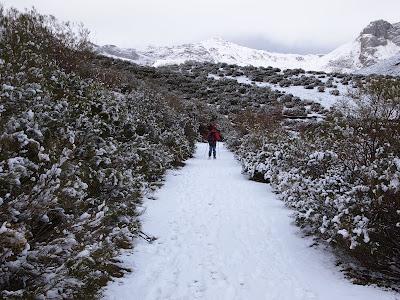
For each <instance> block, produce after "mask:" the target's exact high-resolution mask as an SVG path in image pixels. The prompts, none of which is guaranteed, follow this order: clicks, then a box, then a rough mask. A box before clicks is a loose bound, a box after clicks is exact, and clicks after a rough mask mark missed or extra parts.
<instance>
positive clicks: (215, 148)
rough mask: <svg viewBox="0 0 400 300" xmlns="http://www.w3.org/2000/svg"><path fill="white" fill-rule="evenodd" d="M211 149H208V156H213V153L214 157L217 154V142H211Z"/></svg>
mask: <svg viewBox="0 0 400 300" xmlns="http://www.w3.org/2000/svg"><path fill="white" fill-rule="evenodd" d="M209 145H210V150H209V151H208V157H211V153H212V154H213V156H214V158H215V157H216V156H217V143H215V144H213V143H209Z"/></svg>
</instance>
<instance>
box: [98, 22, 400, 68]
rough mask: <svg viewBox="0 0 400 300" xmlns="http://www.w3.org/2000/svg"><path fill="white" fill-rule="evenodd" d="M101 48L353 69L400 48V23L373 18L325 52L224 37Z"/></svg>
mask: <svg viewBox="0 0 400 300" xmlns="http://www.w3.org/2000/svg"><path fill="white" fill-rule="evenodd" d="M97 49H98V52H100V53H102V54H104V55H108V56H112V57H119V58H122V59H127V60H131V61H133V62H135V63H138V64H141V65H150V66H155V67H158V66H163V65H171V64H181V63H184V62H185V61H191V60H193V61H198V62H212V63H221V62H223V63H228V64H236V65H239V66H245V65H252V66H256V67H268V66H272V67H278V68H283V69H294V68H302V69H304V70H314V71H327V72H346V73H351V72H354V71H355V70H359V69H362V68H365V67H369V66H371V65H374V64H376V63H377V62H379V61H381V60H384V59H388V58H390V57H392V56H393V55H395V54H397V53H398V52H400V23H395V24H390V23H389V22H386V21H384V20H378V21H374V22H371V23H370V24H369V25H368V26H367V27H366V28H364V29H363V30H362V32H361V33H360V35H359V36H358V37H357V38H356V39H355V40H354V41H352V42H349V43H347V44H345V45H343V46H341V47H339V48H337V49H335V50H333V51H332V52H330V53H328V54H325V55H315V54H309V55H300V54H282V53H275V52H269V51H264V50H256V49H251V48H248V47H244V46H240V45H237V44H234V43H231V42H228V41H225V40H223V39H221V38H212V39H208V40H205V41H202V42H198V43H192V44H184V45H178V46H173V47H148V48H147V49H146V50H135V49H121V48H118V47H116V46H112V45H106V46H101V47H98V48H97Z"/></svg>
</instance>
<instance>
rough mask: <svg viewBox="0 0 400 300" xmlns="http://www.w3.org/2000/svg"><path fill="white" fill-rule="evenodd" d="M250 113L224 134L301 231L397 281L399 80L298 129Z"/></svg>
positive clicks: (381, 83)
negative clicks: (270, 187)
mask: <svg viewBox="0 0 400 300" xmlns="http://www.w3.org/2000/svg"><path fill="white" fill-rule="evenodd" d="M251 119H252V120H253V122H247V123H245V122H242V123H241V124H239V123H236V136H234V138H233V139H231V140H230V144H231V147H232V149H234V150H235V152H236V153H237V154H238V156H239V158H240V159H241V161H242V164H243V168H244V171H245V172H247V173H249V174H250V175H251V176H252V177H253V178H255V179H256V180H262V181H265V182H271V183H272V184H273V186H274V187H275V188H276V190H277V191H279V192H280V195H281V197H282V199H283V200H284V201H285V202H286V204H287V205H288V206H289V207H291V208H293V209H294V210H295V217H296V221H297V223H298V224H299V226H301V227H303V228H304V230H305V231H306V232H308V233H311V234H313V235H316V236H318V237H320V238H322V239H324V240H326V241H328V242H330V243H331V244H333V245H335V246H336V247H338V248H340V249H344V250H345V251H347V252H348V253H349V254H350V255H351V256H353V257H355V258H356V259H357V260H358V261H359V262H360V264H361V265H362V266H364V267H366V268H367V269H368V270H374V271H378V272H380V273H381V274H385V275H386V277H385V278H386V279H385V280H388V278H389V280H392V283H395V284H396V282H397V283H398V282H399V279H400V271H399V270H400V255H399V254H400V125H399V124H400V83H399V81H396V80H373V81H371V82H370V83H369V84H368V85H366V86H365V87H364V88H363V89H361V90H360V92H359V93H358V94H357V95H354V102H353V104H352V105H351V106H348V107H347V108H346V109H342V110H341V111H332V112H331V113H330V114H329V115H328V116H327V118H326V120H325V121H324V122H322V123H309V124H308V125H306V126H303V127H301V128H300V129H299V128H298V130H293V129H294V128H293V127H291V128H290V130H287V129H286V128H283V127H281V126H278V125H277V124H276V125H275V126H271V125H268V126H265V127H264V129H263V130H260V129H259V127H260V126H263V124H265V122H257V118H255V117H253V118H251ZM277 122H278V123H279V120H277ZM243 126H245V127H246V126H247V129H246V130H243V128H242V127H243ZM254 128H257V130H254ZM271 128H275V129H274V130H271Z"/></svg>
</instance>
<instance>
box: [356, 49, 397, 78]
mask: <svg viewBox="0 0 400 300" xmlns="http://www.w3.org/2000/svg"><path fill="white" fill-rule="evenodd" d="M357 73H359V74H364V75H369V74H381V75H391V76H400V53H399V54H397V55H395V56H393V57H391V58H388V59H385V60H382V61H380V62H378V63H376V64H375V65H372V66H370V67H366V68H363V69H361V70H359V71H357Z"/></svg>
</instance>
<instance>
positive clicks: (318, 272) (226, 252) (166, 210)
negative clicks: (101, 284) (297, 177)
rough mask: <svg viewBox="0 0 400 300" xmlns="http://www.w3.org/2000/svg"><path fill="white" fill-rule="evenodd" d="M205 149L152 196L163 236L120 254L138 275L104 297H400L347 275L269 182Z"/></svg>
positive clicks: (154, 223)
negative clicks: (305, 232)
mask: <svg viewBox="0 0 400 300" xmlns="http://www.w3.org/2000/svg"><path fill="white" fill-rule="evenodd" d="M205 147H206V145H205V144H199V145H198V149H197V152H196V155H195V157H194V158H193V159H190V160H188V161H187V165H186V166H185V167H184V168H182V169H181V170H175V171H172V172H170V173H169V174H168V176H167V179H166V184H165V185H164V186H163V187H162V188H161V189H160V190H159V191H158V193H157V194H156V198H157V200H146V202H145V205H146V207H147V210H146V213H145V214H144V216H143V217H142V219H143V226H144V227H143V230H144V231H145V232H147V233H150V234H151V235H155V236H157V237H158V240H157V241H155V242H154V243H153V244H147V243H145V242H144V241H143V240H138V244H137V245H136V247H135V249H134V251H133V253H132V254H125V255H124V256H122V259H123V261H124V262H125V263H126V264H128V265H129V266H130V267H132V269H133V272H132V273H131V274H129V275H127V276H125V277H124V278H122V279H118V280H116V281H115V282H112V283H111V284H109V285H108V287H107V288H106V290H105V293H104V294H105V298H106V299H118V300H122V299H139V300H146V299H149V300H156V299H182V300H183V299H188V300H191V299H218V300H225V299H227V300H233V299H249V300H257V299H279V300H286V299H287V300H296V299H304V300H305V299H324V300H328V299H341V300H343V299H352V300H357V299H360V300H361V299H363V300H364V299H368V300H375V299H376V300H378V299H379V300H386V299H396V298H398V299H399V298H400V297H398V295H397V296H396V294H394V293H391V292H385V291H382V290H380V289H377V288H373V287H364V286H356V285H352V284H351V283H350V282H348V281H347V280H346V279H344V278H343V275H342V274H341V273H340V272H338V270H337V269H336V268H335V266H334V260H333V259H332V257H329V255H327V254H326V253H322V252H321V251H319V250H316V249H313V248H310V247H309V244H310V241H308V240H306V239H303V238H301V237H299V235H298V229H297V228H296V227H295V226H294V225H291V218H290V217H289V214H290V211H289V210H287V209H286V208H284V206H283V203H282V202H281V201H279V200H277V199H276V195H274V194H273V193H272V192H271V190H270V188H269V186H268V185H266V184H261V183H256V182H252V181H249V180H247V179H246V178H245V176H243V175H241V168H240V165H239V164H238V162H236V161H235V159H234V157H233V155H232V154H231V153H230V152H229V151H227V150H226V149H224V148H223V146H220V149H219V150H220V153H218V155H219V157H218V159H217V160H208V159H207V158H206V157H205V156H206V155H205Z"/></svg>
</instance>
